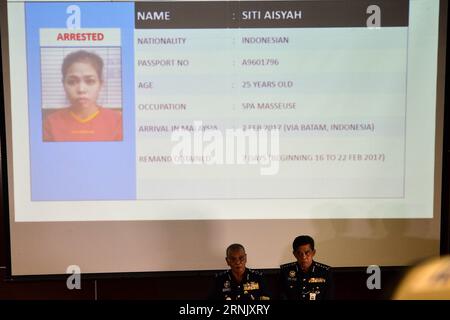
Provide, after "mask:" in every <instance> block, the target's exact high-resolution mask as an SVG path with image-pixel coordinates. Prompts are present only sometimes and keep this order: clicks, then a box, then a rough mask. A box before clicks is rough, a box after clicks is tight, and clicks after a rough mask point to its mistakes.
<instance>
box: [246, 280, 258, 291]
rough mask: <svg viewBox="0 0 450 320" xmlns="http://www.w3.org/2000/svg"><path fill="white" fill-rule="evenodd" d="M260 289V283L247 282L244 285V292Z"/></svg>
mask: <svg viewBox="0 0 450 320" xmlns="http://www.w3.org/2000/svg"><path fill="white" fill-rule="evenodd" d="M258 289H259V283H258V282H254V281H252V282H247V283H244V290H245V291H250V290H258Z"/></svg>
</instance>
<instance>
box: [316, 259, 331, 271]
mask: <svg viewBox="0 0 450 320" xmlns="http://www.w3.org/2000/svg"><path fill="white" fill-rule="evenodd" d="M314 262H315V263H316V266H317V267H319V268H322V269H325V270H329V269H330V268H331V267H330V266H328V265H326V264H323V263H320V262H316V261H314Z"/></svg>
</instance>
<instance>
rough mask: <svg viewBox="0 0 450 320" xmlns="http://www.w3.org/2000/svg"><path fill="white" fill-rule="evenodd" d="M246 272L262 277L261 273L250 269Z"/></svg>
mask: <svg viewBox="0 0 450 320" xmlns="http://www.w3.org/2000/svg"><path fill="white" fill-rule="evenodd" d="M247 270H248V272H249V273H253V274H256V275H258V276H262V272H261V271H258V270H254V269H250V268H247Z"/></svg>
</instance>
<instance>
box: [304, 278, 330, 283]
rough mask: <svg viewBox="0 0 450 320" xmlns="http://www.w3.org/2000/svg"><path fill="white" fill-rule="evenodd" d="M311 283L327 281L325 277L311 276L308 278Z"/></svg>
mask: <svg viewBox="0 0 450 320" xmlns="http://www.w3.org/2000/svg"><path fill="white" fill-rule="evenodd" d="M308 282H309V283H321V282H326V280H325V279H324V278H311V279H309V280H308Z"/></svg>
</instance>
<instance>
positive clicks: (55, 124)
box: [43, 50, 122, 141]
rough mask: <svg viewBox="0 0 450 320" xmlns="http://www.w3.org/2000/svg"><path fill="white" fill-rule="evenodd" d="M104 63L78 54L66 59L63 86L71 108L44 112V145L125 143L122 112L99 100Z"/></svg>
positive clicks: (87, 53)
mask: <svg viewBox="0 0 450 320" xmlns="http://www.w3.org/2000/svg"><path fill="white" fill-rule="evenodd" d="M103 64H104V63H103V59H102V58H101V57H100V56H99V55H98V54H96V53H94V52H90V51H86V50H77V51H74V52H71V53H69V54H68V55H66V56H65V57H64V60H63V62H62V67H61V71H62V85H63V88H64V92H65V96H66V98H67V101H68V103H69V106H68V107H64V108H60V109H56V110H54V111H53V110H50V111H51V112H48V111H49V110H44V109H43V140H44V141H121V140H122V112H121V110H113V109H110V108H104V107H102V106H101V105H99V104H98V102H97V100H98V97H99V95H100V92H101V90H102V88H103V85H104V82H103Z"/></svg>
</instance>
